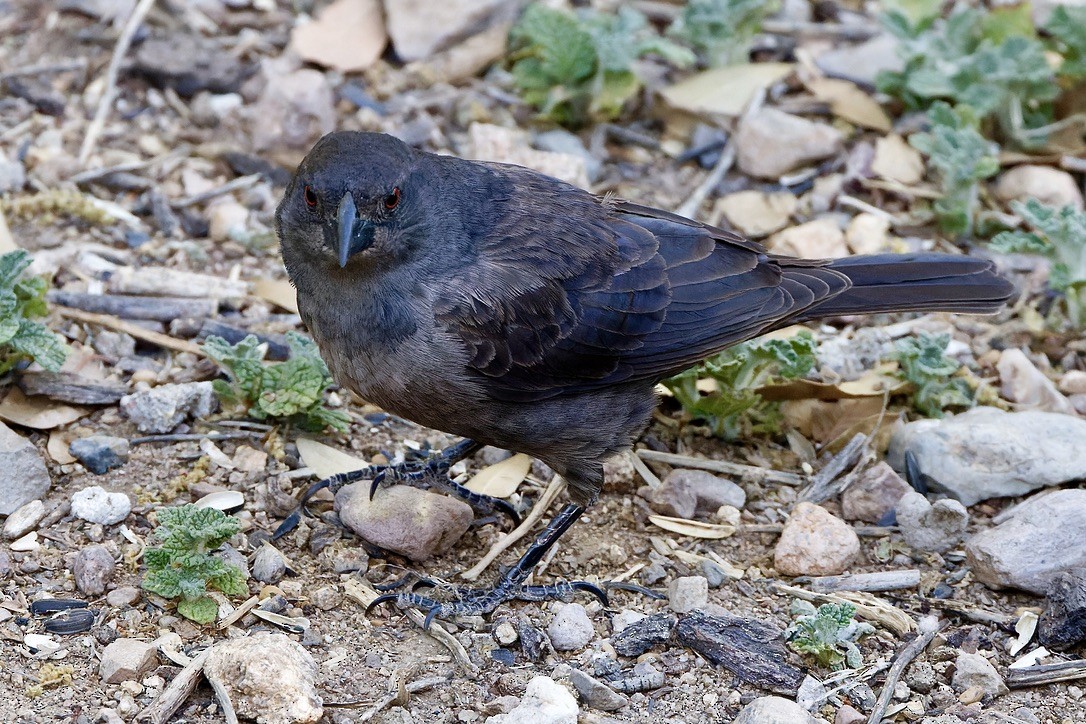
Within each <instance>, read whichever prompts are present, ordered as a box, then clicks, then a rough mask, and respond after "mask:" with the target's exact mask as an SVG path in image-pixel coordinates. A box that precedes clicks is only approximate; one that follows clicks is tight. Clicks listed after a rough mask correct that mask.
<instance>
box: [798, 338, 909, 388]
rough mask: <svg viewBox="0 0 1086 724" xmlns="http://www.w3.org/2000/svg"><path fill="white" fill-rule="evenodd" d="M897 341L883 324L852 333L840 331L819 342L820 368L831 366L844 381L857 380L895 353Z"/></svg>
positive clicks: (817, 353)
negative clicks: (895, 342) (846, 333)
mask: <svg viewBox="0 0 1086 724" xmlns="http://www.w3.org/2000/svg"><path fill="white" fill-rule="evenodd" d="M893 349H894V342H893V340H892V339H890V335H889V334H887V332H886V330H885V329H883V328H882V327H861V328H860V329H857V330H856V331H855V332H854V333H853V334H852V335H851V336H848V335H844V334H837V335H834V336H832V337H830V338H829V339H827V340H826V341H824V342H819V343H818V350H817V351H816V353H815V354H816V356H817V358H818V366H819V367H820V368H827V369H831V370H833V371H834V372H836V373H837V374H838V375H840V376H841V379H843V380H855V379H858V378H859V377H861V376H862V375H863V373H864V372H866V371H867V370H869V369H872V368H873V367H874V366H875V365H877V364H878V363H879V362H880V361H881V360H884V359H886V358H888V357H889V356H890V354H891V352H893Z"/></svg>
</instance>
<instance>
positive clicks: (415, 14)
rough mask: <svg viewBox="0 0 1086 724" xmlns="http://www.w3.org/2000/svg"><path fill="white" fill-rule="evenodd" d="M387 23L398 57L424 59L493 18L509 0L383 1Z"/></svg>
mask: <svg viewBox="0 0 1086 724" xmlns="http://www.w3.org/2000/svg"><path fill="white" fill-rule="evenodd" d="M384 5H385V17H386V25H387V27H388V34H389V36H390V37H391V38H392V47H393V48H394V49H395V50H396V55H397V57H399V59H400V60H402V61H405V62H409V61H412V60H423V59H425V58H428V57H430V56H431V55H433V54H434V53H436V52H438V51H439V50H444V49H445V48H448V47H450V46H451V45H453V44H455V43H456V42H458V41H460V40H463V39H464V38H465V37H466V36H469V35H473V34H475V33H478V32H479V31H480V30H483V29H485V28H486V27H487V25H489V24H490V22H492V20H493V19H495V15H496V14H499V11H500V10H501V9H502V8H503V6H508V5H509V2H508V0H444V1H443V2H440V3H433V2H430V1H429V0H384Z"/></svg>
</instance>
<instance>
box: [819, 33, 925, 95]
mask: <svg viewBox="0 0 1086 724" xmlns="http://www.w3.org/2000/svg"><path fill="white" fill-rule="evenodd" d="M900 46H901V41H900V40H898V39H897V38H896V37H895V36H893V35H891V34H890V33H881V34H879V35H876V36H875V37H873V38H871V39H870V40H867V41H864V42H862V43H859V44H856V45H852V44H848V43H843V44H841V45H835V46H834V49H833V50H828V51H826V52H825V53H822V54H821V55H819V56H818V58H817V59H816V60H815V64H816V65H817V66H818V67H819V68H821V69H822V71H823V72H824V73H825V74H826V75H828V76H830V77H832V78H843V79H845V80H850V81H852V82H853V83H858V84H860V85H863V86H867V87H869V88H874V87H875V77H876V76H877V75H878V74H879V72H880V71H883V70H891V71H900V70H902V69H903V68H904V61H903V60H902V59H901V53H900V52H899V49H900Z"/></svg>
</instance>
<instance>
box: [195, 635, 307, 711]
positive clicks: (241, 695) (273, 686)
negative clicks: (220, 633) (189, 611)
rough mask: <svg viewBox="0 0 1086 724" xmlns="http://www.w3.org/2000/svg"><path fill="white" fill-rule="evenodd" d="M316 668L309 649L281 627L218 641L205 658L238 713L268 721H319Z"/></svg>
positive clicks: (206, 668) (209, 673) (211, 674)
mask: <svg viewBox="0 0 1086 724" xmlns="http://www.w3.org/2000/svg"><path fill="white" fill-rule="evenodd" d="M318 673H319V671H318V669H317V662H316V661H314V660H313V657H312V656H310V654H309V652H308V651H306V650H305V649H304V648H302V646H301V645H300V644H298V643H295V642H294V641H291V640H290V639H289V638H288V637H287V636H286V635H284V634H281V633H257V634H253V635H251V636H246V637H244V638H238V639H233V640H231V641H224V642H222V643H219V644H216V645H215V646H214V648H212V649H211V652H210V653H209V654H208V656H207V661H206V662H205V663H204V675H205V676H207V678H208V680H210V681H214V682H217V683H218V684H219V685H221V686H222V687H223V688H224V689H225V690H226V691H227V693H228V694H229V695H230V701H231V702H232V703H233V705H234V708H235V709H236V710H237V713H238V715H239V716H241V717H243V718H246V719H256V720H257V721H260V722H264V724H293V723H295V722H316V721H319V720H320V718H321V717H322V716H324V702H323V701H322V699H321V696H320V693H319V692H318V691H317V686H316V681H317V676H318Z"/></svg>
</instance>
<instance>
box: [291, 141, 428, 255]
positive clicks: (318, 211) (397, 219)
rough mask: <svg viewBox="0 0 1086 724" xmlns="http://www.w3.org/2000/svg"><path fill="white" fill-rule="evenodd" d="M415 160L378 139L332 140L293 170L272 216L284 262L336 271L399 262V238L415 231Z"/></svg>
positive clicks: (407, 151)
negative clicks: (319, 264)
mask: <svg viewBox="0 0 1086 724" xmlns="http://www.w3.org/2000/svg"><path fill="white" fill-rule="evenodd" d="M416 161H417V158H416V154H415V153H414V152H413V151H412V150H411V148H410V147H409V146H407V145H406V144H404V143H403V142H401V141H399V140H397V139H395V138H393V137H392V136H387V135H384V134H381V133H358V132H350V131H342V132H337V133H330V134H328V135H327V136H325V137H324V138H322V139H321V140H320V141H318V142H317V144H316V145H315V146H314V147H313V149H312V150H311V151H310V152H309V154H308V155H307V156H306V157H305V159H304V160H303V161H302V163H301V165H299V166H298V170H297V171H296V172H295V174H294V178H293V179H291V182H290V185H288V186H287V190H286V194H285V195H284V196H283V200H282V201H281V202H280V203H279V208H278V209H277V210H276V214H275V215H276V221H277V224H278V231H279V241H280V244H281V245H282V249H283V258H284V260H286V261H287V262H288V266H289V264H290V260H291V259H294V258H299V257H300V256H304V257H306V258H309V259H314V258H317V259H323V260H324V261H326V262H328V263H329V264H336V265H338V266H339V267H341V268H344V267H347V266H348V265H351V264H353V263H356V262H358V261H360V260H362V259H365V258H370V259H376V258H380V257H382V256H384V257H387V258H388V259H389V260H391V259H392V258H394V257H396V256H397V255H399V254H402V253H404V252H405V251H406V249H404V248H402V246H403V245H402V244H401V243H400V242H401V241H402V239H401V237H402V236H403V235H402V233H401V232H402V231H403V230H404V229H407V228H409V227H411V226H413V225H415V224H417V223H418V221H419V219H420V214H421V208H420V203H419V199H418V193H417V192H418V191H419V184H418V182H417V179H416V174H414V173H413V172H414V170H415V168H416Z"/></svg>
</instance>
